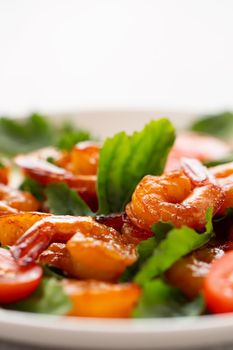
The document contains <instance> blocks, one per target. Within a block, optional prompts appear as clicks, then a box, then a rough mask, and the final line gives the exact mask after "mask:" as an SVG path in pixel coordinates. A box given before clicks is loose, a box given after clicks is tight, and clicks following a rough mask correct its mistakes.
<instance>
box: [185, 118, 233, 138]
mask: <svg viewBox="0 0 233 350" xmlns="http://www.w3.org/2000/svg"><path fill="white" fill-rule="evenodd" d="M191 130H192V131H197V132H203V133H206V134H210V135H213V136H216V137H219V138H222V139H226V140H228V139H232V134H233V113H232V112H224V113H220V114H216V115H207V116H203V117H201V118H200V119H198V120H197V121H195V122H194V123H193V124H192V125H191Z"/></svg>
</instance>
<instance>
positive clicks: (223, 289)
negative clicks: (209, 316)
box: [204, 251, 233, 313]
mask: <svg viewBox="0 0 233 350" xmlns="http://www.w3.org/2000/svg"><path fill="white" fill-rule="evenodd" d="M204 296H205V300H206V304H207V307H208V309H209V310H210V311H212V312H214V313H226V312H233V251H230V252H228V253H226V254H225V255H224V256H223V257H222V258H220V259H219V260H216V261H214V262H213V264H212V266H211V268H210V271H209V273H208V275H207V277H206V279H205V282H204Z"/></svg>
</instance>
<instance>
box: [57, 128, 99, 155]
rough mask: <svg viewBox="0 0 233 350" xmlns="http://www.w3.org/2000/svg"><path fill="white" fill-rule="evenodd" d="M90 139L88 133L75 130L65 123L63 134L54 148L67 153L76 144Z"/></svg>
mask: <svg viewBox="0 0 233 350" xmlns="http://www.w3.org/2000/svg"><path fill="white" fill-rule="evenodd" d="M90 138H91V134H90V132H89V131H87V130H81V129H80V130H77V129H76V130H75V129H74V126H73V125H72V124H70V123H67V124H65V125H64V126H63V132H62V134H61V136H60V137H59V139H58V141H57V142H56V146H57V147H58V148H59V149H62V150H67V151H69V150H70V149H71V148H72V147H73V146H74V145H75V144H76V143H78V142H81V141H86V140H90ZM92 139H93V138H92Z"/></svg>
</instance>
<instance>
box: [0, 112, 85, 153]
mask: <svg viewBox="0 0 233 350" xmlns="http://www.w3.org/2000/svg"><path fill="white" fill-rule="evenodd" d="M90 136H91V135H90V133H89V132H87V131H85V130H81V129H79V128H76V127H74V125H72V124H71V123H67V122H66V123H65V124H63V125H61V126H58V127H57V126H55V125H53V124H52V123H51V122H50V121H49V120H47V119H46V117H44V116H42V115H40V114H37V113H35V114H32V115H31V116H30V117H28V118H27V119H24V120H14V119H10V118H4V117H3V118H0V152H1V153H4V154H7V155H9V156H13V155H15V154H18V153H24V152H30V151H33V150H36V149H38V148H42V147H46V146H51V145H57V146H59V148H62V149H69V148H71V147H72V146H73V145H74V144H75V143H76V142H78V141H85V140H89V139H90Z"/></svg>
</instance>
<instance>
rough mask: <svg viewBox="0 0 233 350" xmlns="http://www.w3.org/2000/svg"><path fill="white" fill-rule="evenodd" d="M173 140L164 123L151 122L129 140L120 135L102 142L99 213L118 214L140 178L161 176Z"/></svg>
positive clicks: (99, 171)
mask: <svg viewBox="0 0 233 350" xmlns="http://www.w3.org/2000/svg"><path fill="white" fill-rule="evenodd" d="M174 139H175V133H174V128H173V126H172V124H171V123H170V121H169V120H167V119H159V120H154V121H151V122H150V123H148V124H147V125H146V126H145V127H144V129H143V130H142V131H140V132H135V133H134V134H133V135H132V136H128V135H126V133H125V132H120V133H118V134H116V135H115V136H113V137H112V138H108V139H106V141H105V143H104V145H103V147H102V149H101V152H100V160H99V170H98V181H97V189H98V199H99V213H100V214H109V213H114V212H121V211H122V210H123V209H124V207H125V205H126V204H127V202H129V200H130V197H131V195H132V193H133V191H134V189H135V187H136V185H137V184H138V182H139V181H140V180H141V179H142V178H143V176H145V175H147V174H152V175H159V174H161V173H162V171H163V169H164V165H165V163H166V159H167V155H168V153H169V150H170V148H171V146H172V145H173V142H174Z"/></svg>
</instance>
